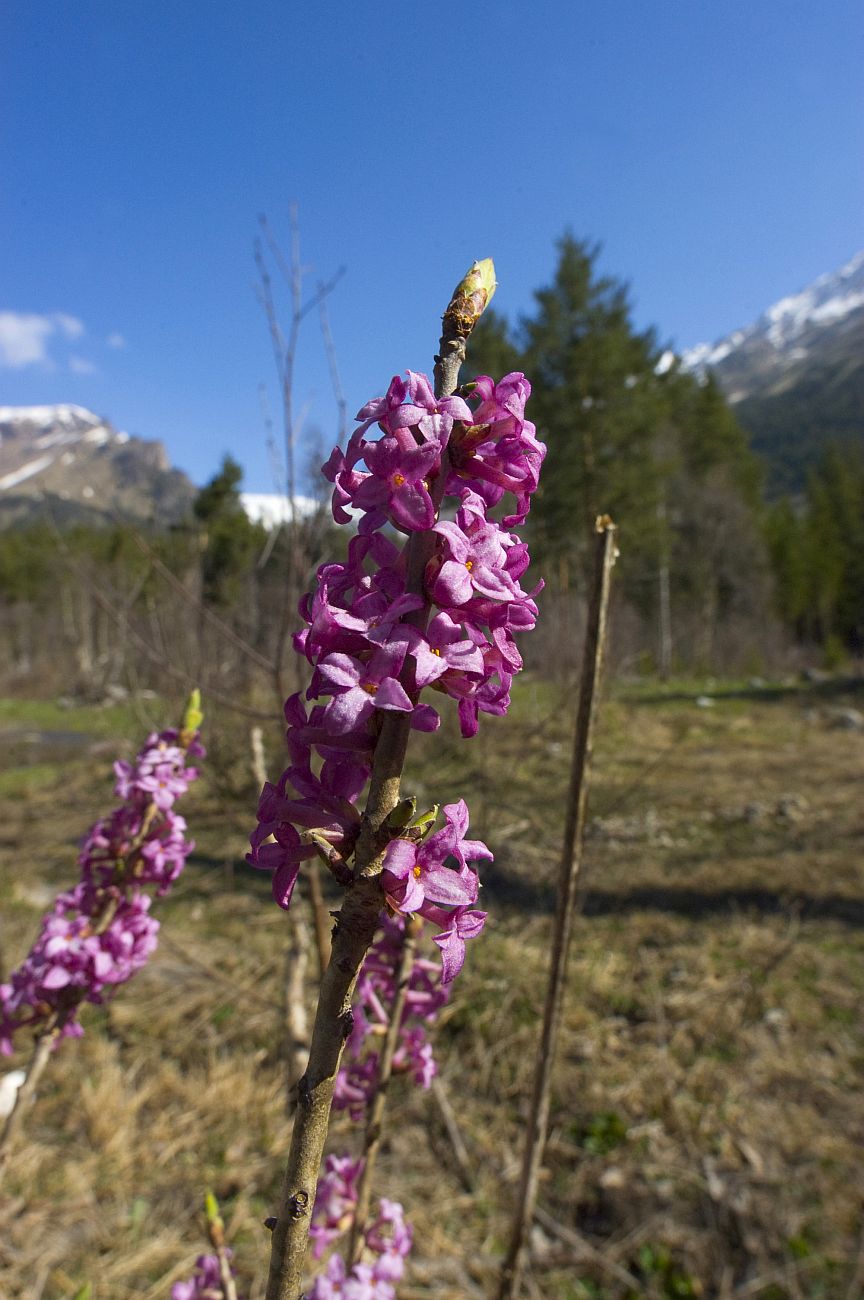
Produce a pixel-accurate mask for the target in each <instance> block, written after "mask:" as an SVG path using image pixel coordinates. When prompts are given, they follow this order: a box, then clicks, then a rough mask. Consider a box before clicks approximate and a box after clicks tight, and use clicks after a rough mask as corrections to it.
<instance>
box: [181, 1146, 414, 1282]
mask: <svg viewBox="0 0 864 1300" xmlns="http://www.w3.org/2000/svg"><path fill="white" fill-rule="evenodd" d="M361 1169H362V1161H351V1160H349V1159H347V1158H344V1157H339V1156H328V1157H327V1161H326V1163H325V1166H324V1173H323V1174H322V1175H321V1178H320V1179H319V1182H318V1193H317V1196H316V1198H315V1211H314V1216H315V1217H314V1221H313V1224H312V1228H311V1230H310V1234H309V1235H310V1236H311V1237H312V1240H313V1243H314V1245H313V1253H314V1255H315V1258H316V1259H320V1257H321V1255H322V1254H323V1253H324V1250H325V1249H326V1247H327V1246H328V1245H329V1244H330V1242H331V1241H333V1240H334V1239H335V1238H336V1237H338V1236H341V1234H342V1233H343V1232H345V1231H347V1230H348V1229H349V1228H350V1227H351V1224H352V1223H353V1221H354V1207H355V1203H356V1198H357V1186H356V1185H357V1180H358V1178H359V1177H360V1171H361ZM412 1236H413V1234H412V1231H411V1225H410V1224H408V1223H406V1222H405V1215H404V1211H403V1209H402V1206H401V1205H400V1204H399V1202H398V1201H389V1200H387V1199H386V1198H384V1197H382V1199H381V1201H380V1202H379V1208H378V1218H377V1219H376V1220H375V1222H374V1223H371V1224H369V1225H368V1226H367V1228H366V1229H365V1231H364V1233H363V1258H362V1259H361V1260H360V1261H358V1263H356V1264H354V1266H353V1267H352V1268H350V1269H349V1268H348V1266H347V1265H346V1263H345V1261H344V1260H343V1259H342V1257H341V1255H338V1254H333V1255H331V1256H330V1258H329V1260H328V1261H327V1266H326V1268H325V1270H324V1272H323V1273H321V1274H320V1275H319V1276H318V1277H317V1278H316V1279H315V1283H314V1285H313V1287H312V1290H311V1291H310V1292H309V1293H308V1295H309V1300H336V1298H337V1297H343V1298H344V1300H394V1297H395V1295H396V1290H395V1287H394V1285H393V1284H394V1283H395V1282H398V1281H399V1279H400V1278H401V1277H402V1274H403V1272H404V1269H405V1258H406V1256H407V1255H408V1254H409V1253H410V1250H411V1242H412ZM179 1300H184V1297H179Z"/></svg>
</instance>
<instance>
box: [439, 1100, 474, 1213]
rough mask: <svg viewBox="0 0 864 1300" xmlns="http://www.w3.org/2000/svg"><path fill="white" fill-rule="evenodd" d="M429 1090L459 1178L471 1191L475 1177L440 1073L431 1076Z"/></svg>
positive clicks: (466, 1188)
mask: <svg viewBox="0 0 864 1300" xmlns="http://www.w3.org/2000/svg"><path fill="white" fill-rule="evenodd" d="M431 1092H432V1099H433V1101H434V1102H435V1105H436V1106H437V1107H438V1111H439V1113H440V1115H441V1119H442V1120H443V1122H444V1128H445V1129H446V1131H447V1136H448V1138H449V1139H450V1146H451V1147H452V1148H453V1155H454V1158H455V1160H456V1164H457V1167H458V1169H459V1180H460V1182H461V1183H462V1186H463V1187H464V1188H465V1191H466V1192H473V1191H474V1189H475V1185H476V1179H475V1177H474V1169H473V1167H472V1165H471V1157H470V1156H469V1155H468V1148H467V1147H466V1146H465V1139H464V1138H463V1137H462V1130H461V1129H460V1127H459V1122H458V1120H457V1119H456V1115H455V1112H454V1110H453V1107H452V1106H451V1104H450V1098H449V1097H448V1096H447V1089H446V1088H445V1087H444V1080H443V1079H442V1078H441V1076H440V1074H436V1075H435V1077H434V1078H433V1080H432V1085H431Z"/></svg>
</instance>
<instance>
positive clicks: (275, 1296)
mask: <svg viewBox="0 0 864 1300" xmlns="http://www.w3.org/2000/svg"><path fill="white" fill-rule="evenodd" d="M475 265H476V264H475ZM473 270H474V268H472V271H473ZM471 274H472V273H471V272H469V276H470V275H471ZM492 278H493V280H494V273H493V276H492ZM467 280H468V277H466V280H463V281H462V283H461V284H460V285H459V286H458V287H457V290H456V292H455V293H454V295H453V300H452V301H451V303H450V306H449V307H448V308H447V311H446V312H445V314H444V317H443V322H442V334H441V342H440V344H439V355H438V356H437V357H436V358H435V395H436V397H438V398H441V397H448V396H450V394H452V393H453V392H455V390H456V386H457V383H458V378H459V369H460V366H461V365H462V362H463V361H464V359H465V345H466V340H467V337H468V334H469V333H470V328H471V327H466V320H467V317H466V311H469V310H470V309H471V308H470V304H469V307H468V308H466V292H465V289H466V281H467ZM470 289H471V293H472V294H475V295H476V294H478V292H479V289H478V287H477V286H474V285H473V283H472V285H471V286H470ZM484 293H485V297H484V298H483V302H482V305H481V304H480V299H479V297H474V298H473V299H472V301H473V309H474V310H475V313H476V314H475V316H474V320H475V321H476V319H478V318H479V315H480V312H481V311H482V310H483V307H484V306H485V305H486V303H488V301H489V299H490V298H491V296H492V290H491V288H490V289H488V290H484ZM468 296H470V294H469V295H468ZM472 325H473V322H472ZM447 468H448V462H447V457H446V452H445V454H444V456H442V464H441V469H440V472H439V474H438V476H437V479H436V481H435V484H434V487H433V493H432V497H433V501H434V503H435V506H436V508H437V506H438V504H439V503H440V500H441V496H442V495H443V492H444V485H445V483H446V479H447ZM434 547H435V535H434V534H433V533H431V532H424V533H412V535H411V537H410V539H409V541H408V550H407V566H408V567H407V590H408V591H409V592H413V593H417V594H420V595H423V594H425V593H424V589H423V575H424V573H425V570H426V565H427V564H428V562H429V560H430V559H431V558H432V555H433V553H434ZM428 615H429V606H428V602H426V604H425V605H424V608H423V609H422V610H420V611H418V612H417V614H415V615H414V616H413V617H412V618H410V619H409V620H406V621H411V622H414V623H415V625H417V626H421V627H425V623H426V620H427V619H428ZM410 725H411V724H410V721H409V719H408V717H407V716H406V715H405V714H402V713H396V712H389V713H387V714H386V715H385V717H384V719H383V722H382V724H381V730H380V733H379V736H378V741H377V744H376V747H375V754H374V758H373V764H372V774H371V778H370V787H369V795H368V798H367V801H366V809H365V812H364V814H363V822H362V826H361V830H360V834H359V836H358V839H357V847H356V851H355V857H354V861H355V869H354V881H353V883H352V884H351V886H350V887H349V888H348V891H347V893H346V896H345V901H344V903H343V905H342V909H341V911H340V912H339V915H338V917H337V919H336V925H335V928H334V932H333V944H332V951H331V957H330V963H329V965H328V967H327V969H326V971H325V972H324V975H323V978H322V980H321V993H320V997H319V1001H318V1009H317V1012H316V1015H315V1024H314V1028H313V1030H312V1042H311V1044H310V1048H309V1064H308V1067H307V1070H306V1074H305V1075H304V1077H303V1078H302V1079H301V1080H300V1084H299V1095H298V1101H297V1111H296V1114H295V1116H294V1129H293V1132H292V1135H291V1148H290V1151H289V1154H288V1164H287V1167H286V1170H285V1179H284V1183H283V1187H282V1196H281V1201H280V1205H279V1213H278V1216H277V1219H276V1223H275V1225H274V1227H273V1237H272V1247H271V1255H270V1272H269V1276H268V1280H267V1292H266V1300H300V1297H301V1286H302V1275H303V1265H304V1261H305V1256H306V1245H307V1242H308V1239H309V1224H310V1220H311V1216H312V1209H313V1206H314V1203H315V1190H316V1187H317V1184H318V1173H319V1170H320V1167H321V1158H322V1155H323V1152H324V1143H325V1140H326V1137H327V1128H328V1124H329V1120H330V1108H331V1104H332V1100H333V1089H334V1087H335V1083H336V1073H337V1071H338V1069H339V1061H340V1059H341V1056H342V1049H343V1047H344V1045H345V1040H346V1039H347V1038H348V1036H349V1034H350V1033H351V1026H352V1012H351V995H352V994H353V992H354V986H355V984H356V982H357V976H358V974H359V971H360V967H361V965H362V963H363V959H364V957H365V956H366V953H367V951H368V949H369V946H370V944H371V943H372V940H373V939H374V937H375V931H376V929H377V928H378V917H379V915H380V912H381V908H382V906H383V901H384V899H383V893H382V889H381V881H380V875H381V869H382V865H383V856H384V850H385V848H386V847H387V842H388V836H387V834H386V831H385V823H386V821H387V818H388V817H389V816H390V814H391V813H392V812H393V810H394V808H395V807H396V805H397V803H398V802H399V798H400V782H401V778H402V769H403V767H404V764H405V753H406V750H407V747H408V736H409V733H410Z"/></svg>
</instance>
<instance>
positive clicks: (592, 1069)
mask: <svg viewBox="0 0 864 1300" xmlns="http://www.w3.org/2000/svg"><path fill="white" fill-rule="evenodd" d="M682 695H683V697H682V698H681V699H676V698H674V694H673V693H671V692H670V693H669V694H667V695H666V696H665V697H663V698H659V699H656V700H652V698H651V697H650V695H648V694H647V693H646V692H644V691H642V692H638V691H636V690H631V691H630V692H628V691H626V690H623V689H621V690H619V691H617V692H616V697H615V698H614V700H612V701H611V702H609V703H608V704H607V705H606V706H605V708H604V711H603V712H602V713H601V718H600V728H599V730H600V736H599V745H598V753H597V758H596V765H595V774H596V780H595V786H594V793H593V795H592V799H591V812H592V815H593V821H592V832H591V836H590V838H589V841H588V844H587V849H586V858H587V866H586V886H587V893H586V897H585V900H584V910H583V914H582V916H581V917H580V918H579V920H578V922H577V927H576V935H575V943H574V952H573V957H572V965H571V973H570V995H569V1001H568V1006H567V1012H566V1026H565V1032H564V1035H563V1039H562V1041H561V1044H560V1049H559V1053H558V1059H557V1065H556V1071H555V1077H554V1087H553V1106H552V1126H551V1133H550V1139H549V1144H548V1150H547V1159H546V1168H545V1172H544V1177H543V1182H542V1184H541V1204H542V1208H543V1217H542V1222H541V1223H540V1224H539V1225H538V1226H537V1227H536V1228H535V1232H534V1235H533V1239H532V1266H531V1270H530V1281H529V1285H530V1288H531V1289H530V1292H529V1294H531V1295H534V1296H544V1297H557V1298H560V1300H570V1298H575V1297H608V1300H616V1298H619V1297H625V1296H642V1295H644V1296H649V1297H651V1296H653V1297H674V1296H688V1295H701V1296H706V1297H711V1296H717V1297H725V1296H729V1297H731V1296H756V1297H762V1300H779V1298H780V1297H791V1298H793V1300H795V1298H797V1297H818V1296H824V1297H839V1298H840V1300H842V1298H843V1297H846V1296H848V1297H850V1300H851V1298H852V1297H856V1296H860V1295H861V1294H862V1285H864V1281H862V1279H864V1252H862V1237H861V1221H862V1215H861V1210H862V1202H864V1176H862V1168H861V1161H860V1143H861V1139H862V1137H864V1107H862V1101H861V1093H860V1080H861V1067H862V1064H864V1043H862V1023H861V1015H860V1005H861V993H862V987H864V960H862V957H864V954H862V923H864V897H862V883H864V880H862V876H864V866H862V848H864V802H862V800H861V778H862V775H864V735H862V734H861V733H860V732H855V731H845V730H835V729H834V728H833V727H832V726H831V725H830V719H829V715H828V713H827V712H826V701H825V700H824V699H822V698H821V697H820V696H819V695H818V694H814V693H812V692H810V693H805V694H803V695H798V694H796V693H791V694H789V695H788V696H784V695H781V694H778V695H776V696H774V695H770V694H766V693H762V692H759V691H754V692H751V693H749V695H748V693H747V692H744V693H743V694H742V695H741V696H736V695H729V696H723V695H722V693H721V692H719V691H718V694H717V697H716V703H715V705H714V706H713V707H710V708H704V709H700V708H698V707H696V705H695V703H694V701H693V698H692V695H690V696H687V695H686V693H682ZM837 702H838V701H837V700H834V699H832V700H830V701H828V702H827V703H830V704H832V705H833V704H835V703H837ZM568 730H569V720H568V700H567V698H566V697H564V698H560V697H559V696H558V695H557V693H556V692H555V691H553V690H552V688H550V687H547V686H544V685H543V684H542V683H537V682H535V683H533V684H532V683H530V682H529V683H528V684H527V685H526V686H525V687H523V689H522V692H521V694H520V696H519V698H518V700H517V702H516V705H515V708H514V714H513V716H512V717H511V718H510V719H507V720H501V721H495V722H493V723H492V724H491V726H487V728H486V731H485V733H484V734H481V737H479V738H478V740H477V741H476V742H474V743H473V744H467V743H465V744H463V743H462V742H460V741H459V740H458V738H456V737H455V736H454V735H453V734H452V733H451V731H450V730H449V729H447V731H446V734H445V736H444V738H443V741H442V739H440V738H439V739H438V741H437V744H436V745H435V748H434V749H433V748H432V745H433V744H435V741H434V740H433V739H431V738H430V740H429V743H426V739H425V738H424V741H423V743H422V744H421V745H420V746H419V748H418V749H417V750H415V759H414V770H413V773H412V782H411V783H412V784H413V785H414V786H415V787H417V786H419V787H420V788H421V789H422V791H423V794H424V796H425V797H426V798H427V799H428V801H429V802H431V801H433V800H435V801H442V802H443V801H446V800H447V799H450V798H453V797H455V796H457V795H458V794H460V793H465V794H466V797H467V798H468V799H469V802H470V804H471V806H472V810H473V822H472V832H473V833H476V834H478V835H483V836H484V837H485V838H487V839H488V841H489V842H490V844H491V845H492V846H493V847H494V848H495V850H496V856H497V861H496V864H495V867H494V868H493V869H492V870H490V872H489V873H488V875H487V885H486V890H485V899H484V905H485V906H486V907H487V908H488V909H489V911H490V913H491V923H490V926H489V928H488V930H487V933H486V935H485V936H484V938H483V939H482V940H480V941H479V942H477V943H476V944H474V946H473V951H471V952H469V959H468V962H467V964H466V969H465V972H464V974H463V976H462V977H461V978H460V981H459V983H458V985H457V988H456V992H455V996H454V998H453V1001H452V1003H451V1004H450V1006H449V1007H448V1008H447V1009H446V1010H445V1012H444V1014H443V1015H442V1018H441V1027H440V1032H439V1036H438V1055H439V1060H440V1063H441V1067H442V1076H443V1079H444V1082H445V1085H446V1089H447V1094H448V1096H449V1099H450V1102H451V1104H452V1106H453V1108H454V1110H455V1112H456V1114H457V1116H458V1120H459V1123H460V1126H461V1128H462V1130H463V1134H464V1138H465V1142H466V1145H467V1147H468V1151H469V1154H470V1158H471V1161H472V1163H473V1167H474V1180H475V1181H474V1187H473V1190H472V1191H470V1192H469V1191H466V1190H465V1188H464V1187H463V1186H462V1184H461V1182H460V1178H459V1173H458V1169H457V1166H456V1163H455V1161H454V1159H453V1154H452V1151H451V1149H450V1146H449V1143H448V1141H447V1139H446V1134H445V1128H444V1124H443V1122H442V1119H441V1116H440V1114H439V1113H438V1111H437V1110H436V1108H435V1107H434V1105H433V1104H432V1101H431V1099H430V1097H429V1096H428V1095H427V1094H417V1093H414V1092H412V1091H411V1090H410V1089H409V1088H408V1087H407V1085H405V1084H404V1082H403V1081H401V1080H397V1081H396V1086H395V1087H394V1090H393V1098H392V1112H391V1120H392V1125H391V1128H390V1133H389V1138H388V1141H387V1142H386V1144H385V1149H384V1151H383V1153H382V1157H381V1161H380V1167H379V1177H378V1181H379V1186H380V1189H381V1191H382V1192H385V1191H386V1193H387V1194H389V1195H393V1196H396V1197H397V1198H399V1199H401V1200H402V1201H403V1202H404V1203H405V1205H406V1209H407V1211H408V1215H409V1218H411V1219H412V1220H413V1222H414V1224H415V1228H416V1248H415V1253H414V1257H413V1261H412V1267H411V1270H410V1274H409V1278H408V1281H407V1282H406V1284H405V1285H404V1286H403V1287H402V1288H401V1289H400V1296H402V1297H405V1298H406V1300H410V1298H411V1297H420V1296H436V1297H441V1300H447V1297H454V1298H455V1297H463V1296H478V1297H481V1296H484V1295H489V1294H491V1292H492V1288H493V1286H494V1279H495V1273H496V1267H497V1263H498V1261H499V1259H500V1256H501V1253H502V1250H503V1245H504V1241H505V1236H506V1232H507V1226H508V1221H509V1212H510V1198H511V1195H512V1193H513V1190H514V1188H515V1180H516V1177H517V1169H518V1157H519V1149H520V1143H521V1136H522V1134H521V1122H520V1116H521V1115H522V1114H523V1113H524V1108H525V1105H526V1097H527V1095H528V1091H529V1088H530V1079H531V1073H532V1069H533V1054H534V1051H535V1046H536V1042H537V1031H538V1019H539V1008H540V1004H541V999H542V990H543V985H544V959H545V952H546V946H547V940H548V934H549V927H550V908H551V897H550V888H551V881H552V879H553V877H554V869H555V863H556V860H557V855H558V846H559V840H560V826H559V822H560V809H561V806H562V799H563V789H564V784H565V780H566V765H567V754H568V745H569V741H568ZM222 751H224V752H227V751H228V746H227V744H225V743H222V742H220V752H222ZM244 761H245V760H244ZM277 761H278V760H277V759H276V758H275V755H274V758H273V762H274V767H275V765H276V762H277ZM6 776H7V778H8V780H11V781H12V782H13V791H12V792H8V793H7V794H6V795H5V797H4V799H3V805H4V806H3V811H4V814H5V817H4V825H3V829H2V832H0V899H2V902H3V912H2V917H3V919H2V928H0V945H2V950H3V956H4V962H5V966H6V967H7V968H8V967H9V966H11V965H13V964H14V963H15V962H17V961H18V960H19V959H20V957H21V956H22V955H23V953H24V951H25V949H26V946H27V944H28V943H29V941H30V938H31V937H32V935H33V933H34V932H35V927H36V924H37V922H38V918H39V915H40V912H41V910H42V909H43V907H44V905H45V900H46V893H45V891H46V890H54V889H56V888H57V887H59V886H60V885H61V884H63V883H65V882H66V881H68V880H69V879H70V866H69V863H70V862H71V860H72V853H73V848H74V842H75V840H76V838H77V836H78V835H79V834H80V833H81V831H82V830H83V829H84V827H85V825H86V823H87V822H88V821H89V820H92V818H93V817H95V816H96V815H97V814H98V813H99V812H100V810H101V809H102V807H103V806H104V805H105V801H106V791H107V790H108V788H109V777H108V764H107V760H106V757H105V756H104V754H103V755H101V756H99V757H98V758H97V759H95V760H94V759H93V758H92V757H90V758H88V756H87V755H86V753H82V754H76V755H73V756H72V757H70V758H69V759H68V760H66V761H64V765H63V768H62V771H61V770H58V771H57V772H56V773H55V775H54V776H53V777H52V776H51V772H50V770H49V771H48V774H47V775H46V776H45V777H44V779H41V780H40V781H39V782H32V781H26V780H23V781H21V782H20V783H19V784H18V785H15V784H14V773H12V774H11V775H10V774H9V773H7V774H6ZM244 780H245V777H244V772H243V766H242V763H241V762H239V761H238V765H237V767H236V768H235V769H234V770H233V771H232V770H229V769H228V768H227V767H226V768H225V769H224V770H223V771H222V772H221V774H220V780H219V781H218V782H216V781H215V780H214V779H212V777H211V780H210V782H209V783H208V784H207V785H205V782H203V781H202V782H201V785H200V786H199V788H198V790H197V791H196V792H195V793H194V794H193V796H192V797H191V799H190V801H189V803H188V806H187V809H186V813H187V816H188V818H189V821H190V824H191V825H192V826H193V828H194V832H195V834H196V837H197V839H198V841H199V848H198V851H197V853H196V857H195V859H194V860H193V863H192V865H191V866H190V868H189V869H188V871H187V874H186V877H185V878H184V880H183V881H182V882H181V884H180V886H179V887H178V889H177V891H176V893H175V895H174V896H173V897H172V899H170V900H168V901H167V903H166V904H165V905H164V906H163V907H162V908H161V915H162V919H163V924H164V929H163V942H162V944H161V945H160V949H159V952H158V953H157V955H156V957H155V959H154V960H153V962H152V963H151V965H150V967H149V968H148V969H147V970H146V971H145V972H144V973H143V974H142V975H141V976H139V978H138V979H137V981H136V982H135V983H133V984H131V985H130V986H129V987H128V988H127V989H125V990H123V991H122V992H121V993H120V995H119V996H118V997H117V998H116V999H115V1000H114V1002H113V1003H112V1004H111V1005H110V1007H107V1008H92V1009H88V1010H87V1012H85V1021H86V1026H87V1032H86V1035H85V1037H84V1039H83V1040H82V1041H81V1042H79V1043H66V1044H63V1045H62V1046H61V1049H60V1051H59V1053H58V1056H57V1058H56V1060H55V1061H54V1062H52V1064H51V1066H50V1067H49V1071H48V1073H47V1074H46V1078H45V1081H44V1084H43V1086H42V1089H41V1095H40V1096H39V1098H38V1100H37V1103H36V1105H35V1107H34V1109H33V1111H32V1113H31V1115H30V1116H29V1119H28V1125H27V1136H26V1140H25V1141H24V1142H23V1143H22V1144H21V1145H20V1146H19V1148H18V1149H17V1152H16V1156H15V1158H14V1160H13V1168H12V1171H11V1174H10V1175H9V1178H8V1183H7V1188H6V1192H7V1195H6V1199H5V1201H4V1203H3V1205H2V1207H0V1295H2V1296H8V1297H10V1300H12V1298H13V1297H21V1298H22V1300H24V1298H26V1300H37V1298H44V1300H61V1297H62V1298H66V1297H70V1298H71V1297H72V1296H74V1295H75V1292H76V1290H77V1289H78V1288H80V1287H81V1286H82V1284H83V1283H84V1282H85V1281H88V1280H89V1281H90V1282H91V1283H92V1285H93V1296H94V1300H127V1298H131V1297H133V1296H134V1297H138V1298H140V1297H149V1298H150V1300H157V1298H159V1300H161V1298H162V1297H166V1296H167V1295H168V1292H169V1290H170V1286H171V1284H172V1282H174V1281H175V1280H177V1279H178V1278H180V1277H183V1276H188V1274H189V1272H190V1269H191V1266H192V1262H193V1260H194V1257H195V1255H196V1254H197V1253H199V1252H200V1251H201V1250H202V1249H204V1248H205V1247H204V1238H203V1234H202V1231H201V1228H200V1218H199V1207H200V1205H201V1201H202V1198H203V1193H204V1191H205V1189H207V1188H208V1187H210V1188H212V1189H213V1190H214V1191H215V1193H216V1194H217V1196H218V1197H219V1199H220V1201H221V1203H222V1206H223V1213H224V1217H225V1219H226V1223H227V1225H228V1235H229V1239H230V1241H231V1244H232V1246H233V1247H234V1249H235V1252H236V1257H237V1264H238V1269H239V1272H240V1274H241V1277H242V1279H243V1285H242V1286H241V1291H243V1290H245V1293H246V1295H247V1296H249V1297H256V1296H257V1297H260V1296H261V1295H262V1293H263V1279H264V1276H265V1272H266V1257H267V1233H266V1230H265V1229H264V1228H263V1227H262V1226H261V1225H262V1221H263V1219H264V1218H265V1217H266V1215H267V1214H268V1213H270V1212H271V1211H272V1208H273V1205H274V1203H275V1200H276V1193H277V1188H278V1183H279V1176H280V1169H281V1165H282V1159H283V1153H284V1152H285V1150H286V1145H287V1138H288V1131H289V1122H288V1121H287V1120H286V1118H285V1110H284V1098H283V1075H284V1059H283V1029H282V1025H283V1011H282V985H283V977H284V958H283V952H284V946H285V943H286V941H287V933H286V926H285V919H284V917H283V916H282V915H281V914H280V913H279V911H278V909H276V908H275V907H273V906H272V905H271V904H270V903H269V902H268V899H267V889H266V885H265V882H263V881H262V880H260V878H258V877H257V876H253V875H252V874H251V873H247V872H246V871H245V870H244V869H242V868H240V867H239V866H238V865H237V864H238V863H239V860H240V859H241V858H242V854H243V851H244V834H243V832H244V829H245V828H246V825H247V823H248V821H249V817H248V814H247V813H246V807H251V805H252V802H253V800H252V797H251V795H250V792H248V791H244V789H243V785H244ZM3 789H6V790H8V781H7V786H4V787H3ZM311 992H312V991H311V989H310V996H311ZM19 1063H20V1061H19V1059H18V1058H14V1059H13V1060H12V1061H10V1063H9V1068H12V1067H13V1066H15V1065H17V1064H19ZM350 1141H351V1133H350V1125H349V1124H348V1123H347V1122H346V1121H345V1120H344V1119H339V1120H338V1121H337V1124H336V1132H335V1133H334V1137H333V1143H334V1145H337V1146H342V1147H345V1146H347V1145H348V1144H349V1143H350ZM626 1275H629V1276H630V1277H631V1278H632V1279H633V1281H632V1282H630V1283H628V1282H627V1281H625V1280H624V1278H625V1277H626Z"/></svg>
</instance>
